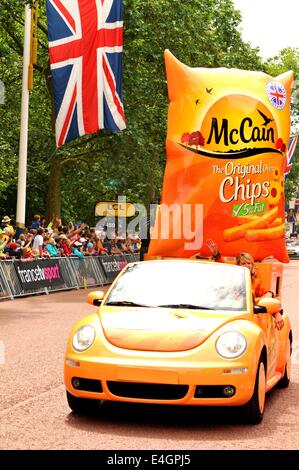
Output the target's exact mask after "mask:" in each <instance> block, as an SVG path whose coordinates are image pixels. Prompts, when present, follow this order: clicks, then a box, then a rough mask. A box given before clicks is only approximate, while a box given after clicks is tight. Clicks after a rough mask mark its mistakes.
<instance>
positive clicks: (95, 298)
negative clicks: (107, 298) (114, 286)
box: [87, 290, 105, 306]
mask: <svg viewBox="0 0 299 470" xmlns="http://www.w3.org/2000/svg"><path fill="white" fill-rule="evenodd" d="M104 295H105V292H104V291H103V290H97V291H93V292H90V293H89V294H88V296H87V302H88V303H89V304H91V305H96V306H99V305H101V303H102V300H103V298H104Z"/></svg>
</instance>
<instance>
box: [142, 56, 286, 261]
mask: <svg viewBox="0 0 299 470" xmlns="http://www.w3.org/2000/svg"><path fill="white" fill-rule="evenodd" d="M165 64H166V73H167V80H168V94H169V100H170V105H169V112H168V129H167V139H166V151H167V162H166V168H165V174H164V181H163V190H162V199H161V204H162V206H164V205H165V206H167V207H171V206H173V205H176V206H178V207H180V208H181V212H180V215H179V216H177V215H176V217H172V219H173V220H174V219H175V223H174V224H172V226H170V229H169V236H168V238H167V237H163V236H161V233H162V231H163V230H164V231H165V227H164V228H163V217H162V216H161V214H159V213H158V215H157V219H156V226H155V230H154V232H155V234H156V236H155V238H153V239H152V240H151V242H150V246H149V252H148V255H149V256H170V257H190V256H192V255H194V254H195V253H198V252H200V254H201V256H210V254H211V253H210V251H209V249H208V247H207V246H206V245H205V244H204V243H203V244H202V246H197V247H196V246H194V247H192V248H190V246H193V245H192V243H191V245H190V241H191V242H192V240H191V239H190V237H189V238H186V236H184V233H185V232H186V231H185V230H183V229H182V230H181V231H178V230H177V227H176V225H175V224H181V225H182V226H183V225H184V224H186V223H190V221H186V220H184V213H185V212H186V211H184V208H186V207H189V211H187V212H188V213H189V214H192V213H194V210H193V209H194V207H195V206H196V205H202V220H201V224H200V226H197V227H196V226H195V225H196V224H195V225H194V222H195V221H194V220H191V225H192V224H193V226H194V227H193V229H194V234H195V232H196V230H198V231H202V236H201V241H204V240H206V239H209V238H212V239H213V240H214V241H215V242H216V244H217V246H218V247H219V251H220V252H221V253H222V255H223V256H227V257H231V256H236V255H237V254H238V253H240V252H241V251H246V252H249V253H251V254H252V256H253V257H254V258H255V259H256V260H261V259H264V258H266V257H268V256H273V257H275V258H276V259H278V260H279V261H282V262H288V256H287V252H286V248H285V235H284V223H283V221H284V166H285V158H286V152H287V147H288V142H289V137H290V97H291V89H292V84H293V72H292V71H290V72H286V73H284V74H282V75H280V76H278V77H275V78H273V77H271V76H269V75H266V74H265V73H263V72H254V71H246V70H238V69H226V68H219V69H205V68H190V67H188V66H186V65H184V64H182V63H181V62H179V61H178V60H177V59H176V58H175V57H174V56H173V55H172V54H171V53H170V52H169V51H167V50H166V51H165ZM190 207H191V209H190ZM191 218H192V216H191ZM170 219H171V218H170ZM170 221H171V220H170ZM170 225H171V224H170ZM197 225H198V224H197ZM174 232H175V233H174ZM187 232H188V231H187ZM191 232H192V230H191ZM180 233H181V236H180ZM188 233H190V230H189V232H188ZM194 238H195V237H194ZM194 245H195V244H194Z"/></svg>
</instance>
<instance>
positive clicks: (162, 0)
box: [0, 0, 263, 223]
mask: <svg viewBox="0 0 299 470" xmlns="http://www.w3.org/2000/svg"><path fill="white" fill-rule="evenodd" d="M1 3H2V5H1V11H0V53H1V59H0V79H1V80H2V81H4V83H5V92H6V101H5V104H4V105H2V106H0V120H1V128H2V131H1V140H0V170H2V169H3V168H5V170H3V172H2V171H1V173H0V201H1V202H0V211H2V212H5V213H9V214H11V215H13V214H14V212H15V204H16V181H17V180H16V178H17V172H16V167H17V155H18V139H19V130H20V129H19V127H20V93H21V80H22V41H23V39H22V35H23V21H24V20H23V13H24V4H25V1H23V2H22V1H18V0H9V1H8V0H6V1H2V2H1ZM39 7H40V17H39V51H38V65H37V67H36V70H35V78H34V89H33V92H32V93H31V95H30V121H29V122H30V129H29V141H28V175H27V206H26V207H27V220H28V221H30V220H31V217H32V214H33V213H35V212H39V213H42V214H45V213H46V211H47V212H48V215H49V216H51V214H53V213H54V212H56V213H58V214H59V212H60V207H61V214H62V217H63V219H65V220H67V219H69V218H72V219H73V220H77V219H80V220H86V221H88V222H90V223H93V222H94V220H93V219H94V215H93V213H94V206H95V204H96V203H97V202H99V201H105V200H106V201H109V200H111V199H116V198H117V196H118V195H120V194H121V195H125V196H126V197H127V199H128V200H129V201H131V202H140V203H145V204H148V203H149V202H151V200H152V199H156V198H158V197H159V195H160V191H161V185H162V180H163V174H164V166H165V137H166V125H167V109H168V98H167V85H166V77H165V71H164V58H163V53H164V49H166V48H167V49H170V51H171V52H172V53H173V54H174V55H175V56H176V57H177V58H178V59H179V60H181V61H182V62H184V63H185V64H187V65H190V66H192V67H194V66H202V67H218V66H226V67H237V68H244V69H262V67H263V64H262V62H261V59H260V57H259V55H258V50H256V49H252V48H251V46H250V45H249V44H246V43H244V41H243V40H242V39H241V35H240V32H239V29H238V28H239V24H240V14H239V12H237V11H236V10H235V9H234V6H233V3H232V1H231V0H184V1H182V0H155V1H153V0H123V9H124V64H123V90H124V106H125V113H126V120H127V129H126V130H125V131H123V132H121V133H109V132H107V131H101V132H99V133H97V134H94V135H92V136H84V137H82V138H80V139H76V140H75V141H72V142H70V143H68V144H66V145H64V146H63V147H62V148H60V149H58V150H57V149H56V148H55V143H54V135H53V116H52V112H51V110H52V97H51V87H50V83H49V64H48V54H47V38H46V18H45V2H39ZM7 156H8V160H9V165H8V166H6V163H5V158H7ZM55 162H56V163H55ZM54 163H55V164H54ZM57 165H59V166H57ZM60 168H61V178H60ZM4 171H5V173H4ZM4 176H5V177H4ZM58 179H61V206H60V190H57V189H55V188H58V187H59V185H58V181H57V180H58ZM4 209H5V210H4Z"/></svg>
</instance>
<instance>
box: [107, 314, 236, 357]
mask: <svg viewBox="0 0 299 470" xmlns="http://www.w3.org/2000/svg"><path fill="white" fill-rule="evenodd" d="M241 316H242V317H243V316H244V314H243V315H241ZM237 318H240V316H239V315H236V316H235V315H234V316H232V314H231V313H230V312H217V313H216V312H214V311H213V312H212V311H206V310H203V311H201V310H187V311H186V310H182V309H167V308H153V309H152V308H130V309H127V308H121V310H120V309H119V307H118V308H115V307H109V308H108V307H104V308H102V309H101V310H100V320H101V324H102V328H103V331H104V334H105V336H106V338H107V339H108V341H109V342H110V343H111V344H113V345H114V346H118V347H120V348H124V349H135V350H141V351H185V350H188V349H192V348H194V347H196V346H199V345H200V344H201V343H203V342H204V341H205V340H206V338H207V337H208V336H210V335H211V334H212V333H213V332H214V331H215V330H217V329H218V328H219V327H221V326H222V325H224V324H225V323H227V322H228V321H231V320H235V319H237Z"/></svg>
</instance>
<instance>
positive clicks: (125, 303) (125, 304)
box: [105, 300, 151, 307]
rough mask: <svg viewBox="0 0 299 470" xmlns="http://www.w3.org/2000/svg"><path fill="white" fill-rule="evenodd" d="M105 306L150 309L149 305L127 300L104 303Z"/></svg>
mask: <svg viewBox="0 0 299 470" xmlns="http://www.w3.org/2000/svg"><path fill="white" fill-rule="evenodd" d="M105 305H113V306H116V307H151V305H145V304H137V303H135V302H131V301H129V300H111V301H110V302H106V303H105Z"/></svg>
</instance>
